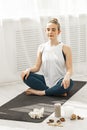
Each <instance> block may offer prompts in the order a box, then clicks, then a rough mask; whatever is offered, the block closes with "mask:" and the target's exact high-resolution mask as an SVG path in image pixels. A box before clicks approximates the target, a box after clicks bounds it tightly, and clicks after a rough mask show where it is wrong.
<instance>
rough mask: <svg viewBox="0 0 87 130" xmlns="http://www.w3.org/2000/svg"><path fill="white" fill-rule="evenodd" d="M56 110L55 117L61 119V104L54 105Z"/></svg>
mask: <svg viewBox="0 0 87 130" xmlns="http://www.w3.org/2000/svg"><path fill="white" fill-rule="evenodd" d="M54 109H55V117H61V104H60V103H56V104H54Z"/></svg>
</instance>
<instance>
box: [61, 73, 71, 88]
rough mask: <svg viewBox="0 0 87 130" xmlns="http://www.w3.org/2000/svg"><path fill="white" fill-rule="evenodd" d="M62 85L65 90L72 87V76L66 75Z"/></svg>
mask: <svg viewBox="0 0 87 130" xmlns="http://www.w3.org/2000/svg"><path fill="white" fill-rule="evenodd" d="M61 85H63V87H64V89H67V88H68V87H69V86H70V76H69V74H66V75H65V77H64V79H63V81H62V84H61Z"/></svg>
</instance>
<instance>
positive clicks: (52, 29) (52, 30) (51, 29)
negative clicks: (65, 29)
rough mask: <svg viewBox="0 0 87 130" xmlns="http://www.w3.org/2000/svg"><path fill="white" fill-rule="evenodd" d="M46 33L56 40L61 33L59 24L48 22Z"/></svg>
mask: <svg viewBox="0 0 87 130" xmlns="http://www.w3.org/2000/svg"><path fill="white" fill-rule="evenodd" d="M46 34H47V36H48V38H49V39H50V40H55V39H56V38H57V36H58V34H59V31H58V26H57V25H56V24H54V23H48V24H47V26H46Z"/></svg>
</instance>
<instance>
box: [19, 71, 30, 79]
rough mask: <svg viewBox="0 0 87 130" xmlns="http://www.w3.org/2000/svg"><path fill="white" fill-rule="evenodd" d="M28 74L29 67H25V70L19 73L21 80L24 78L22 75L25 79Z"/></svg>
mask: <svg viewBox="0 0 87 130" xmlns="http://www.w3.org/2000/svg"><path fill="white" fill-rule="evenodd" d="M29 74H30V69H26V70H24V71H22V73H21V78H22V80H24V77H25V79H27V77H28V76H29Z"/></svg>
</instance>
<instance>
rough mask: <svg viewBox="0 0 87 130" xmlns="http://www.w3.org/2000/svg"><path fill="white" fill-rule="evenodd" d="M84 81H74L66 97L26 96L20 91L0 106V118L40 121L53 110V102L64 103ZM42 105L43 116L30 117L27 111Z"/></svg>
mask: <svg viewBox="0 0 87 130" xmlns="http://www.w3.org/2000/svg"><path fill="white" fill-rule="evenodd" d="M85 84H86V82H81V81H74V87H73V88H72V90H71V91H70V93H69V94H68V96H67V97H62V96H61V97H53V96H52V97H51V96H50V97H49V96H35V95H29V96H26V95H25V93H21V94H20V95H18V96H17V97H15V98H14V99H12V100H11V101H9V102H7V103H6V104H4V105H3V106H1V107H0V119H6V120H16V121H25V122H34V123H40V122H42V121H43V120H44V119H46V118H47V117H48V116H49V115H50V114H52V113H53V112H54V104H55V103H61V105H62V104H64V103H65V102H66V101H67V100H68V99H69V98H70V97H71V96H72V95H74V94H75V93H76V92H77V91H79V90H80V89H81V88H82V87H83V86H84V85H85ZM42 107H44V110H45V112H44V117H43V118H41V119H32V118H31V117H30V116H29V115H28V113H29V112H30V111H32V110H33V109H34V108H42Z"/></svg>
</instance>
